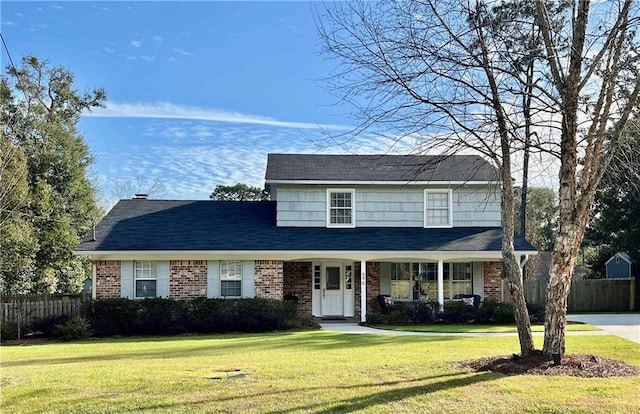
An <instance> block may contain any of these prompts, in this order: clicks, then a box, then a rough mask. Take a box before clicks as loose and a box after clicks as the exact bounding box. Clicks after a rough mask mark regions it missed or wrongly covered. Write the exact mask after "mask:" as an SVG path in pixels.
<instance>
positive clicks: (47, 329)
mask: <svg viewBox="0 0 640 414" xmlns="http://www.w3.org/2000/svg"><path fill="white" fill-rule="evenodd" d="M69 319H71V317H69V316H66V315H63V316H47V317H44V318H34V319H33V320H32V321H31V323H30V324H29V329H30V330H31V331H32V332H33V333H34V334H37V335H41V336H43V337H46V338H51V337H53V336H55V335H54V332H55V329H56V327H57V326H58V325H63V324H65V323H67V322H68V321H69Z"/></svg>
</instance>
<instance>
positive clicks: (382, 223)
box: [276, 185, 500, 227]
mask: <svg viewBox="0 0 640 414" xmlns="http://www.w3.org/2000/svg"><path fill="white" fill-rule="evenodd" d="M327 188H328V187H326V186H319V185H315V186H313V185H309V186H279V187H278V192H277V200H276V201H277V202H278V204H277V221H278V226H284V227H326V225H327V201H326V200H327V199H326V197H327V195H326V191H327ZM331 188H336V186H331ZM345 188H355V190H356V197H355V199H356V207H355V209H356V226H357V227H423V226H424V190H425V188H434V189H435V188H446V187H442V186H439V187H436V186H434V187H425V186H423V185H420V186H411V185H406V186H393V185H391V186H380V185H377V186H374V185H368V186H367V185H362V186H349V187H345ZM452 198H453V199H452V208H453V227H498V226H500V197H499V193H498V192H497V190H495V189H489V188H487V187H479V186H475V187H470V186H469V187H458V188H453V197H452Z"/></svg>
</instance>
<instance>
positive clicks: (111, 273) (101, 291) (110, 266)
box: [95, 260, 121, 299]
mask: <svg viewBox="0 0 640 414" xmlns="http://www.w3.org/2000/svg"><path fill="white" fill-rule="evenodd" d="M95 264H96V298H98V299H106V298H119V297H120V294H121V289H120V273H121V271H120V260H98V261H96V262H95Z"/></svg>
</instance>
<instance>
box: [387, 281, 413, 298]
mask: <svg viewBox="0 0 640 414" xmlns="http://www.w3.org/2000/svg"><path fill="white" fill-rule="evenodd" d="M411 285H412V282H411V281H409V280H392V281H391V296H393V298H394V299H397V300H409V299H411Z"/></svg>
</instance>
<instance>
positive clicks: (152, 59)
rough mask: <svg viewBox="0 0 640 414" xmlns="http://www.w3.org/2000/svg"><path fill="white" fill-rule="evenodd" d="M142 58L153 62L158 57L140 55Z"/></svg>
mask: <svg viewBox="0 0 640 414" xmlns="http://www.w3.org/2000/svg"><path fill="white" fill-rule="evenodd" d="M140 59H142V60H144V61H145V62H153V61H154V60H156V58H154V57H153V56H147V55H142V56H140Z"/></svg>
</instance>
